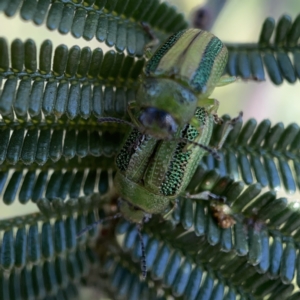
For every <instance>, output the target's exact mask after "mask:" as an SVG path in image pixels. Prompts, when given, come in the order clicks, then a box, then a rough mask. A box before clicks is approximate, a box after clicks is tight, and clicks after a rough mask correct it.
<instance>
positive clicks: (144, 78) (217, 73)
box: [129, 29, 235, 139]
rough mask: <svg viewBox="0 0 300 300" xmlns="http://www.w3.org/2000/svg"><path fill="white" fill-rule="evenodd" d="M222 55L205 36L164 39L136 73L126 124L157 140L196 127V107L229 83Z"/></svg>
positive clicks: (191, 33)
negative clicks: (137, 78)
mask: <svg viewBox="0 0 300 300" xmlns="http://www.w3.org/2000/svg"><path fill="white" fill-rule="evenodd" d="M227 57H228V52H227V49H226V47H225V46H224V44H223V43H222V42H221V41H220V40H219V39H218V38H217V37H215V36H214V35H213V34H211V33H209V32H206V31H203V30H200V29H187V30H182V31H180V32H178V33H175V34H174V35H172V36H171V37H169V38H168V40H167V41H166V42H165V43H164V44H162V46H161V47H159V48H158V49H157V50H156V52H155V53H154V54H153V55H152V57H151V58H150V59H149V61H148V62H147V64H146V66H145V69H144V73H143V74H142V75H141V78H140V81H141V83H140V86H139V89H138V91H137V94H136V99H133V102H132V103H131V106H130V109H129V113H130V115H131V119H132V122H133V123H134V124H135V125H136V126H137V127H138V128H139V129H140V131H141V132H143V133H145V134H150V135H152V136H154V137H156V138H157V139H171V138H172V136H173V135H174V134H175V132H177V129H178V128H182V126H184V125H185V124H187V123H191V124H193V125H195V126H196V127H198V120H197V118H195V117H194V112H195V110H196V107H202V106H206V105H207V101H210V100H208V97H209V95H210V94H211V93H212V91H213V90H214V88H215V87H216V86H222V85H225V84H228V83H231V82H233V81H234V80H235V77H229V76H222V74H223V72H224V68H225V66H226V63H227ZM133 109H134V112H131V110H133Z"/></svg>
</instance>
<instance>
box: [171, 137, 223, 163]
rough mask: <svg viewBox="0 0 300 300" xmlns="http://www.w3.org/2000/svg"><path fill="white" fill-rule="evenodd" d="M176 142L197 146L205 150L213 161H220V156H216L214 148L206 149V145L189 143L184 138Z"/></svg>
mask: <svg viewBox="0 0 300 300" xmlns="http://www.w3.org/2000/svg"><path fill="white" fill-rule="evenodd" d="M176 140H178V141H180V142H184V143H189V144H193V145H195V146H198V147H200V148H202V149H204V150H206V151H207V152H209V153H210V154H211V155H212V156H213V157H214V158H215V159H217V160H220V159H221V157H220V155H219V154H218V152H217V151H216V149H214V148H210V147H208V146H206V145H203V144H200V143H196V142H193V141H190V140H188V139H186V138H179V139H176Z"/></svg>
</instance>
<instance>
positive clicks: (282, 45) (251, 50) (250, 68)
mask: <svg viewBox="0 0 300 300" xmlns="http://www.w3.org/2000/svg"><path fill="white" fill-rule="evenodd" d="M274 31H275V34H274V35H275V37H274V41H271V38H272V35H273V33H274ZM299 37H300V15H299V16H298V17H297V18H296V19H295V21H294V22H292V20H291V18H290V16H287V15H284V16H282V17H281V18H280V20H279V21H278V23H277V25H276V29H275V21H274V19H272V18H267V19H266V20H265V22H264V24H263V26H262V29H261V34H260V38H259V41H258V43H257V44H227V45H226V46H227V47H228V50H229V61H228V65H227V73H228V74H230V75H233V76H240V77H241V78H243V79H254V80H258V81H261V80H265V74H264V68H263V65H264V66H265V68H266V69H267V72H268V74H269V76H270V79H271V81H272V82H273V83H274V84H276V85H279V84H281V83H282V82H283V80H284V79H285V80H287V81H288V82H289V83H294V82H295V81H296V80H297V78H298V79H299V78H300V64H299V61H300V50H299ZM289 55H292V56H293V62H291V60H290V57H289Z"/></svg>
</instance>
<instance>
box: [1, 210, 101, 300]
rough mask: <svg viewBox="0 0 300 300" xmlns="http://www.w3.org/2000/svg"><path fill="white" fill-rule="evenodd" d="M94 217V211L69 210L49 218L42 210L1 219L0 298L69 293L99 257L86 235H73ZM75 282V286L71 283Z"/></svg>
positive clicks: (90, 235) (91, 239) (74, 293)
mask: <svg viewBox="0 0 300 300" xmlns="http://www.w3.org/2000/svg"><path fill="white" fill-rule="evenodd" d="M91 219H94V212H93V211H89V212H87V213H81V214H78V215H77V216H76V217H75V216H73V215H72V214H69V215H68V216H66V217H56V218H55V219H52V220H49V219H46V218H45V217H43V216H42V215H41V214H32V215H27V216H23V217H22V218H14V219H10V220H9V222H8V221H7V220H2V221H1V222H0V230H1V234H0V236H1V243H0V244H1V255H0V265H1V271H0V278H1V279H0V284H1V289H0V290H1V293H2V294H1V296H3V298H2V299H13V298H15V297H16V298H19V297H21V298H33V297H37V298H43V297H46V296H47V295H52V296H53V295H55V294H57V295H61V294H65V293H70V294H69V295H68V297H69V296H70V295H73V296H76V294H77V288H76V287H75V286H76V285H77V286H78V283H79V281H80V279H81V278H82V277H83V276H86V275H87V274H88V273H89V270H90V269H91V268H93V267H96V266H98V260H97V258H96V256H95V254H94V253H93V252H92V251H91V249H90V247H89V246H88V244H92V243H93V240H94V239H95V231H94V232H90V233H89V237H88V238H84V237H81V238H80V239H77V238H76V233H77V231H78V230H79V229H82V228H84V226H85V224H86V223H87V222H90V221H91ZM74 284H75V286H74Z"/></svg>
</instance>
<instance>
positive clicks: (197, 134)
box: [78, 29, 242, 277]
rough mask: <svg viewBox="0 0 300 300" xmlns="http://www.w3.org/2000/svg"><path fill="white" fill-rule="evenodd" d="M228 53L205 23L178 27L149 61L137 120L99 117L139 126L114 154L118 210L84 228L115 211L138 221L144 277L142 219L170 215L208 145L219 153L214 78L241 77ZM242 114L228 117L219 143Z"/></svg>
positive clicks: (132, 109)
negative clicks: (230, 69)
mask: <svg viewBox="0 0 300 300" xmlns="http://www.w3.org/2000/svg"><path fill="white" fill-rule="evenodd" d="M227 56H228V54H227V50H226V47H225V46H224V45H223V43H222V42H221V41H220V40H219V39H218V38H216V37H215V36H213V35H212V34H210V33H208V32H205V31H202V30H199V29H188V30H183V31H180V32H178V33H176V34H174V35H172V36H171V37H170V38H169V39H168V40H167V41H166V42H165V43H164V44H163V45H162V46H161V47H160V48H158V49H157V51H156V52H155V53H154V55H153V56H152V57H151V58H150V60H149V61H148V62H147V64H146V66H145V69H144V73H143V75H142V76H141V78H140V86H139V89H138V91H137V94H136V99H134V101H132V102H131V103H130V106H129V109H128V112H129V115H130V117H131V121H132V123H130V122H127V121H124V120H119V119H115V118H111V117H107V118H101V119H100V122H101V123H102V122H117V123H124V124H128V125H130V126H131V127H133V129H132V130H131V131H130V133H129V135H128V137H127V139H126V141H125V143H124V145H123V147H122V149H121V150H120V152H119V154H118V155H117V158H116V165H117V168H118V171H117V173H116V176H115V179H114V186H115V188H116V191H117V193H118V194H119V196H120V201H119V210H120V212H119V213H118V214H116V215H115V216H112V217H108V218H107V219H103V220H100V221H97V222H95V223H94V224H91V225H90V226H88V227H87V228H85V229H84V230H82V231H81V232H80V233H79V234H78V236H80V235H81V234H83V233H84V232H86V231H87V230H89V229H90V228H92V227H93V226H95V225H97V224H99V223H102V222H104V221H106V220H110V219H112V218H119V217H124V218H125V219H127V220H129V221H131V222H134V223H136V224H137V228H138V233H139V236H140V240H141V249H142V275H143V277H145V276H146V272H147V270H146V262H145V249H144V244H143V239H142V235H141V226H142V225H143V223H144V222H146V221H147V220H148V219H149V218H151V216H152V214H158V215H162V216H163V218H165V219H166V218H168V216H169V215H170V213H171V212H172V211H173V209H174V207H175V205H176V198H177V197H178V196H180V195H183V196H184V195H185V194H186V193H185V189H186V187H187V185H188V183H189V182H190V180H191V178H192V176H193V175H194V173H195V170H196V168H197V165H198V163H199V161H200V160H201V159H202V157H203V155H204V154H205V152H207V151H208V152H210V153H212V154H213V155H214V156H215V157H217V156H218V155H217V152H216V150H215V149H211V148H210V147H209V146H208V145H209V142H210V138H211V135H212V129H213V125H214V123H215V122H218V123H220V122H221V119H219V118H218V117H217V115H216V113H217V109H218V106H219V102H218V101H217V100H214V99H210V98H208V97H209V95H210V94H211V93H212V91H213V89H214V88H215V87H216V86H219V85H224V84H227V83H230V82H232V81H233V80H234V79H235V78H232V77H226V76H225V77H222V74H223V71H224V68H225V65H226V62H227ZM241 116H242V115H241V114H240V115H239V117H238V118H236V119H233V120H232V121H231V122H228V123H227V126H225V131H224V133H223V136H222V138H221V141H220V144H219V145H218V148H220V147H221V146H222V143H223V142H224V140H225V138H226V136H227V135H228V133H229V131H230V130H231V128H232V126H233V125H234V123H235V122H236V121H237V120H239V119H240V118H241ZM198 197H201V195H198ZM218 215H220V214H219V213H218Z"/></svg>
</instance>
